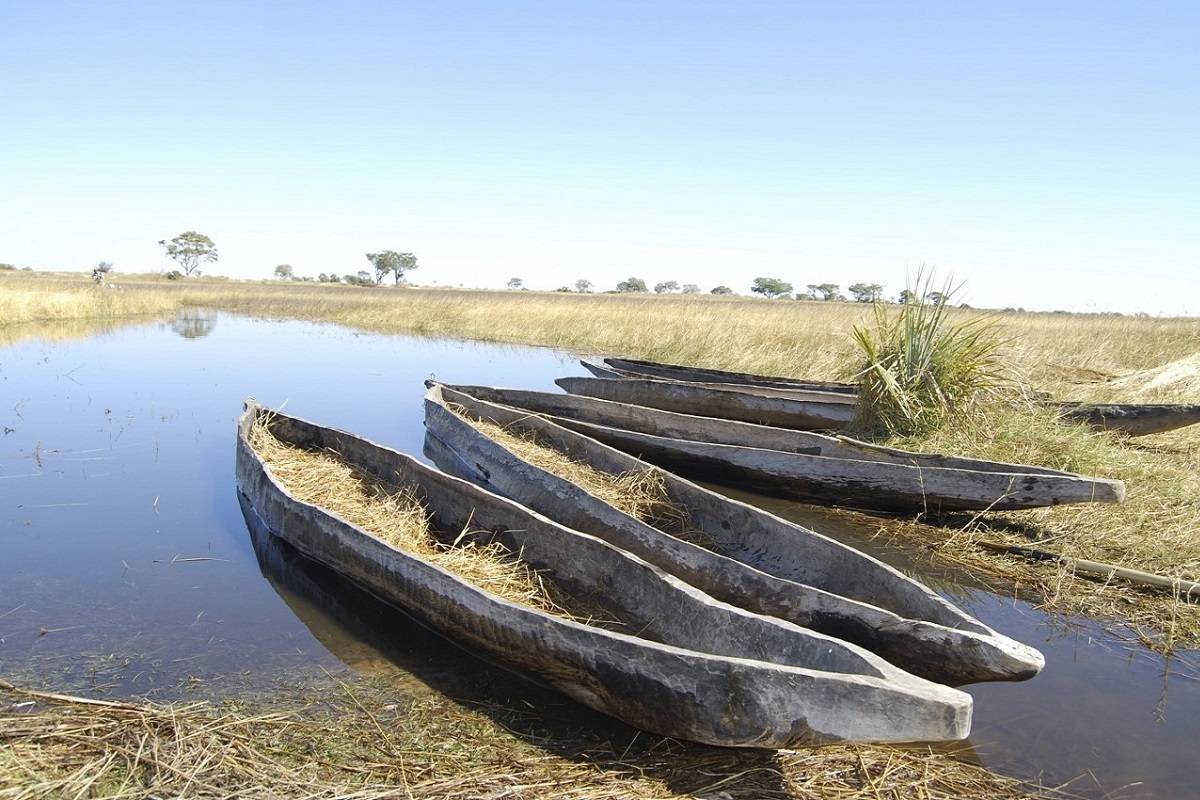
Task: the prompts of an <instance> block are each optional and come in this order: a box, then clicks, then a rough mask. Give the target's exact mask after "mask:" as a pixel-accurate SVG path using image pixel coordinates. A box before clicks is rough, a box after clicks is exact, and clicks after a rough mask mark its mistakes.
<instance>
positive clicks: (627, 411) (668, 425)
mask: <svg viewBox="0 0 1200 800" xmlns="http://www.w3.org/2000/svg"><path fill="white" fill-rule="evenodd" d="M450 388H452V389H455V390H457V391H462V392H465V393H467V394H469V395H471V396H473V397H475V398H477V399H480V400H486V401H489V402H493V403H502V404H504V405H509V406H514V407H518V408H523V409H527V410H529V411H533V412H535V413H538V414H545V415H548V416H549V417H550V418H551V420H552V421H554V422H556V423H558V424H559V425H562V426H564V427H566V428H570V429H571V430H574V431H577V432H579V433H582V434H584V435H586V436H590V437H591V438H593V439H596V440H598V441H601V442H603V443H604V444H607V445H611V446H612V447H615V448H617V449H618V450H623V451H625V452H626V453H629V454H631V455H634V456H637V457H638V458H641V459H642V460H644V461H649V462H651V463H653V464H657V465H658V466H660V467H665V468H667V469H670V470H672V471H674V472H676V473H679V474H682V475H687V476H690V477H697V478H702V479H708V480H714V481H716V482H718V483H727V484H729V485H733V486H737V487H739V488H745V489H749V490H752V491H758V492H761V493H763V494H771V495H776V496H782V497H789V498H793V499H799V500H805V501H808V502H814V503H820V504H824V505H846V506H852V507H855V508H867V509H879V510H909V511H911V510H917V511H937V510H982V509H992V510H996V511H1001V510H1012V509H1020V508H1038V507H1041V506H1053V505H1060V504H1065V503H1087V502H1109V503H1115V502H1120V501H1121V500H1123V499H1124V498H1125V485H1124V484H1123V483H1122V482H1121V481H1116V480H1106V479H1104V478H1091V477H1086V476H1083V475H1077V474H1075V473H1072V472H1061V471H1058V470H1051V469H1045V468H1042V467H1030V466H1025V465H1022V464H1004V463H999V462H994V461H982V460H978V459H970V458H953V457H948V456H937V455H928V454H924V453H909V452H906V451H904V450H895V449H892V448H883V447H872V446H870V445H867V444H865V443H857V442H853V441H852V440H846V439H837V438H834V437H831V436H823V435H821V434H817V433H809V432H805V431H792V430H786V429H783V428H772V427H768V426H763V425H753V424H751V423H748V422H735V421H731V420H723V419H712V418H709V417H698V416H691V415H687V414H679V413H676V412H672V411H662V410H660V409H654V408H643V407H640V406H630V405H625V404H622V403H614V402H612V401H609V400H598V399H596V398H592V397H583V396H578V395H569V394H567V395H564V394H553V393H550V392H533V391H524V390H519V389H496V388H491V387H484V386H454V387H450Z"/></svg>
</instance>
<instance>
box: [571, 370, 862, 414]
mask: <svg viewBox="0 0 1200 800" xmlns="http://www.w3.org/2000/svg"><path fill="white" fill-rule="evenodd" d="M579 363H580V364H582V365H583V366H584V368H586V369H587V370H588V372H590V373H592V374H593V375H595V376H596V377H597V378H607V379H613V380H637V379H643V378H648V377H649V376H647V375H639V374H637V373H633V372H626V371H624V370H619V369H613V368H610V367H608V366H605V365H602V364H599V363H597V362H590V361H588V360H587V359H581V360H580V362H579ZM652 380H659V381H667V382H670V383H681V384H685V385H687V386H695V387H703V388H706V389H718V390H725V391H732V392H743V393H746V394H753V395H760V396H762V397H782V398H786V399H792V400H806V401H811V402H823V403H845V404H847V405H854V404H855V403H857V402H858V395H856V394H847V393H845V392H836V391H828V390H825V389H821V388H819V387H816V386H805V385H803V384H794V385H792V386H763V385H760V384H750V383H722V382H719V381H680V380H676V379H674V378H653V379H652Z"/></svg>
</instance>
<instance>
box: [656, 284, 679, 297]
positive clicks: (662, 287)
mask: <svg viewBox="0 0 1200 800" xmlns="http://www.w3.org/2000/svg"><path fill="white" fill-rule="evenodd" d="M678 289H679V282H678V281H663V282H662V283H656V284H654V293H655V294H669V293H670V292H674V291H678Z"/></svg>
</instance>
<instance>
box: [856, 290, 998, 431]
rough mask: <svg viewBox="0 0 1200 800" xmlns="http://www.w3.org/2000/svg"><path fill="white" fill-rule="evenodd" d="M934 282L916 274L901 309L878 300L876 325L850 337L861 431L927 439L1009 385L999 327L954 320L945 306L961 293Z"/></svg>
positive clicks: (983, 320) (977, 319)
mask: <svg viewBox="0 0 1200 800" xmlns="http://www.w3.org/2000/svg"><path fill="white" fill-rule="evenodd" d="M931 280H932V278H931V277H930V278H926V279H924V280H923V279H922V277H921V276H920V275H918V276H917V280H916V287H915V289H914V290H910V291H908V292H907V293H906V294H905V295H904V297H905V300H904V302H903V303H902V304H900V306H899V307H898V310H897V307H896V306H888V305H885V304H883V303H878V302H877V303H876V304H875V307H874V312H875V313H874V317H873V319H872V320H871V321H870V322H868V323H866V324H864V325H862V326H855V328H854V331H853V333H852V334H851V335H852V336H853V339H854V343H855V345H857V348H858V351H859V353H860V355H861V361H860V362H859V365H858V370H857V374H856V375H855V377H856V378H857V380H858V381H859V404H858V419H857V420H856V427H857V428H858V429H859V430H861V431H863V432H866V433H872V434H889V435H896V436H909V435H920V434H924V433H928V432H930V431H932V430H935V429H936V428H938V427H940V426H941V425H942V424H943V423H944V422H946V420H947V419H949V418H951V417H953V416H955V415H956V414H958V413H960V412H962V411H963V410H965V409H967V408H969V407H970V405H971V403H972V402H973V401H975V400H976V398H978V397H979V395H980V394H981V393H987V392H994V391H995V390H997V389H998V388H999V387H1000V385H1001V384H1002V382H1003V381H1004V377H1003V368H1002V363H1001V360H1000V348H1001V346H1002V344H1003V342H1002V341H1001V339H1000V338H999V336H998V334H997V329H996V327H995V325H994V323H993V322H992V321H991V320H990V319H989V318H987V317H972V318H970V319H966V320H964V321H962V322H953V321H951V320H950V319H949V318H948V317H947V313H948V309H947V300H948V299H949V298H950V297H951V296H952V295H953V294H954V293H955V291H956V289H955V288H952V287H951V286H950V284H949V283H947V284H946V286H945V288H944V289H943V291H941V292H935V291H931V290H930V289H931V286H930V284H931Z"/></svg>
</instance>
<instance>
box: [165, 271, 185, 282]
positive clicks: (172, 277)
mask: <svg viewBox="0 0 1200 800" xmlns="http://www.w3.org/2000/svg"><path fill="white" fill-rule="evenodd" d="M164 277H166V279H167V280H169V281H177V280H179V279H180V278H182V277H183V273H182V272H180V271H179V270H177V269H173V270H171V271H170V272H168V273H167V274H166V275H165V276H164Z"/></svg>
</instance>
